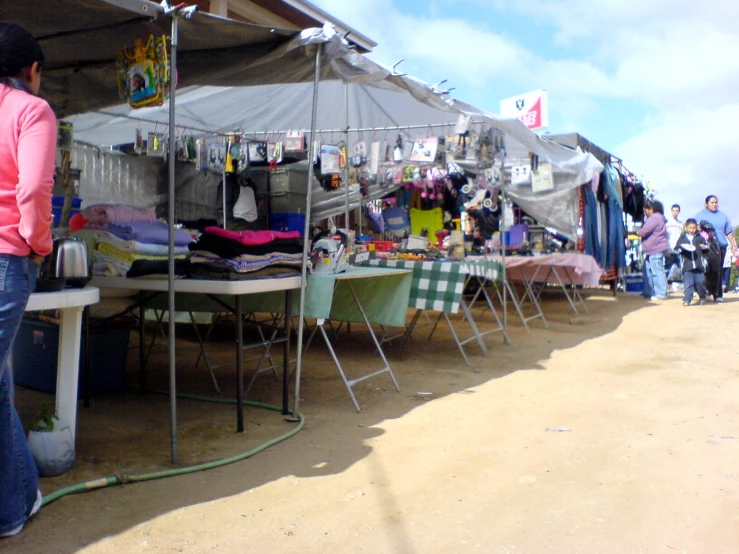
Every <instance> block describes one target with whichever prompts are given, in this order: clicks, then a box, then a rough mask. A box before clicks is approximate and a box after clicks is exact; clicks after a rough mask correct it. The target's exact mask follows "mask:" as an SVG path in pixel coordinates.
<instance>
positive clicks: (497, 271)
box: [457, 258, 504, 282]
mask: <svg viewBox="0 0 739 554" xmlns="http://www.w3.org/2000/svg"><path fill="white" fill-rule="evenodd" d="M457 263H459V264H461V265H462V267H463V271H465V273H467V274H468V275H475V276H477V277H483V278H484V279H487V280H488V281H500V282H502V281H503V280H504V279H503V264H502V263H501V262H500V260H493V259H490V258H465V260H464V261H460V262H457Z"/></svg>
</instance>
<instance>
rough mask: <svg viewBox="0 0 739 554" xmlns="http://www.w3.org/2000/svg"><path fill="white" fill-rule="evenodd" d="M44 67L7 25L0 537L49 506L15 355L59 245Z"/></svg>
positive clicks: (32, 47) (2, 103)
mask: <svg viewBox="0 0 739 554" xmlns="http://www.w3.org/2000/svg"><path fill="white" fill-rule="evenodd" d="M43 61H44V54H43V52H42V51H41V48H40V47H39V45H38V43H37V42H36V40H35V39H34V38H33V36H31V34H29V33H28V31H26V30H25V29H23V28H21V27H19V26H17V25H14V24H10V23H0V537H9V536H11V535H15V534H17V533H19V532H20V530H21V529H22V528H23V524H24V523H25V522H26V520H27V519H28V518H29V517H31V516H32V515H33V514H34V513H36V512H37V511H38V509H39V508H40V507H41V499H42V497H41V491H40V490H39V489H38V470H37V469H36V464H35V462H34V460H33V457H32V456H31V453H30V452H29V450H28V444H27V442H26V436H25V433H24V431H23V426H22V425H21V421H20V418H19V417H18V413H17V412H16V410H15V407H14V405H13V377H12V375H11V372H10V369H9V368H8V354H9V352H10V349H11V347H12V345H13V341H14V339H15V335H16V333H17V331H18V327H20V323H21V318H22V317H23V312H24V310H25V308H26V303H27V302H28V297H29V295H30V294H31V292H33V289H34V288H35V286H36V277H37V273H38V264H39V263H40V262H41V260H42V259H43V257H44V256H45V255H47V254H49V253H50V252H51V244H52V243H51V222H52V218H51V188H52V186H53V179H54V156H55V148H56V118H55V117H54V113H53V112H52V111H51V108H50V107H49V105H48V104H47V103H46V102H45V101H44V100H42V99H40V98H38V96H36V95H37V94H38V91H39V86H40V84H41V65H42V64H43Z"/></svg>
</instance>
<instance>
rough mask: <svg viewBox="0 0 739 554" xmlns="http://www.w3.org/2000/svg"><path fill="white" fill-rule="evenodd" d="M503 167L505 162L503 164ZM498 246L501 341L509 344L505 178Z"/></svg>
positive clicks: (502, 186)
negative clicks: (500, 287)
mask: <svg viewBox="0 0 739 554" xmlns="http://www.w3.org/2000/svg"><path fill="white" fill-rule="evenodd" d="M503 165H505V162H504V164H503ZM500 183H501V184H500V196H501V198H500V244H501V249H500V251H501V254H502V257H501V258H502V265H503V340H504V341H505V343H506V344H509V342H508V302H507V293H508V286H507V285H508V283H507V281H506V269H505V258H506V246H508V241H507V240H506V239H505V203H506V196H505V177H504V178H503V179H501V181H500Z"/></svg>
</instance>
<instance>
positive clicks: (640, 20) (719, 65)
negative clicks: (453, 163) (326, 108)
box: [312, 0, 739, 225]
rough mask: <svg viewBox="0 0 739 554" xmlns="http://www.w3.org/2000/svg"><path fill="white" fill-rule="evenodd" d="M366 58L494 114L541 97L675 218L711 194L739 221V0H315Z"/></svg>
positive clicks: (558, 128)
mask: <svg viewBox="0 0 739 554" xmlns="http://www.w3.org/2000/svg"><path fill="white" fill-rule="evenodd" d="M312 1H313V3H314V4H316V5H318V6H320V7H321V8H323V9H324V10H326V11H328V12H329V13H331V14H332V15H334V16H336V17H337V18H338V19H340V20H341V21H344V22H345V23H347V24H348V25H350V26H352V27H354V28H355V29H357V30H358V31H360V32H362V33H363V34H365V35H367V36H368V37H370V38H372V39H373V40H375V41H376V42H378V43H379V46H378V47H377V49H376V50H375V52H374V53H373V54H372V55H371V57H372V58H373V59H374V60H375V61H376V62H378V63H380V64H383V65H392V64H393V63H395V62H396V61H398V60H399V59H401V58H404V59H405V61H404V62H403V63H402V64H401V65H400V66H399V70H400V71H404V72H406V73H409V74H411V75H413V76H415V77H417V78H419V79H422V80H424V81H427V82H429V83H431V84H433V83H436V82H438V81H441V80H442V79H447V83H445V85H444V86H449V87H454V88H455V90H454V91H453V92H452V95H453V96H454V97H455V98H458V99H460V100H464V101H466V102H469V103H471V104H473V105H476V106H478V107H480V108H484V109H486V110H489V111H491V112H494V113H497V112H498V111H499V109H498V102H499V101H500V99H502V98H506V97H509V96H514V95H516V94H519V93H522V92H527V91H530V90H536V89H546V90H548V92H549V106H550V128H549V131H550V132H552V133H561V132H570V131H576V132H579V133H580V134H582V135H583V136H585V137H586V138H588V139H589V140H590V141H592V142H594V143H596V144H597V145H599V146H601V147H602V148H604V149H606V150H608V151H609V152H611V153H613V154H615V155H616V156H618V157H620V158H622V159H623V161H624V164H625V165H626V166H627V167H628V168H629V169H631V170H632V171H633V172H634V173H636V174H637V175H640V176H642V177H643V178H644V179H645V180H647V181H649V182H650V183H651V184H652V186H654V188H655V189H656V190H657V196H658V199H660V200H662V201H663V202H664V203H666V204H672V203H675V202H677V203H680V204H681V205H682V206H683V215H685V216H692V215H694V214H695V213H696V212H697V211H698V210H699V209H701V208H702V207H703V198H704V197H705V196H706V195H708V194H717V195H718V196H719V200H720V202H721V209H722V210H723V211H725V212H726V213H727V214H728V215H729V216H730V217H731V219H732V222H733V223H734V224H735V225H738V224H739V194H737V193H736V192H735V188H736V186H735V180H736V179H735V177H734V173H735V172H736V170H735V169H734V165H735V164H736V163H737V161H739V134H737V129H738V128H739V0H702V1H701V2H695V1H694V0H426V1H422V0H358V1H347V0H312Z"/></svg>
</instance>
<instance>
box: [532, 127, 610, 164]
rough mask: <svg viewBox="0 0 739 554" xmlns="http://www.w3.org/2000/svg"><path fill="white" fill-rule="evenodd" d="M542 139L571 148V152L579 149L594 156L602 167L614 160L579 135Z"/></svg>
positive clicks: (608, 153)
mask: <svg viewBox="0 0 739 554" xmlns="http://www.w3.org/2000/svg"><path fill="white" fill-rule="evenodd" d="M543 138H544V139H545V140H550V141H552V142H555V143H557V144H561V145H562V146H566V147H568V148H571V149H572V150H576V149H577V148H578V147H579V148H580V149H581V150H582V151H583V152H588V153H589V154H592V155H593V156H595V157H596V158H597V159H598V161H599V162H600V163H602V164H603V165H608V164H610V163H611V161H612V160H613V158H615V156H614V155H613V154H611V153H610V152H607V151H605V150H603V149H602V148H601V147H600V146H598V145H597V144H595V143H593V142H590V141H589V140H588V139H586V138H585V137H584V136H582V135H581V134H579V133H561V134H556V135H550V134H545V135H544V137H543Z"/></svg>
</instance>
